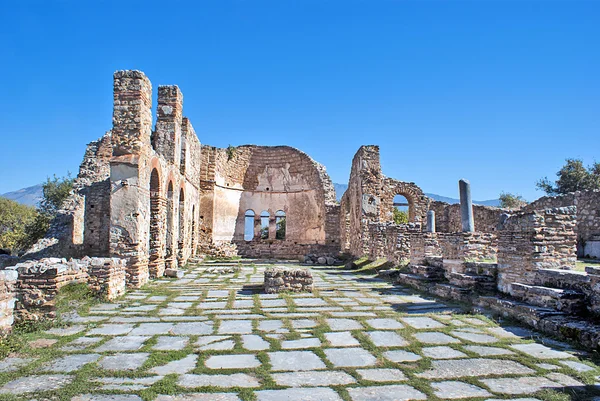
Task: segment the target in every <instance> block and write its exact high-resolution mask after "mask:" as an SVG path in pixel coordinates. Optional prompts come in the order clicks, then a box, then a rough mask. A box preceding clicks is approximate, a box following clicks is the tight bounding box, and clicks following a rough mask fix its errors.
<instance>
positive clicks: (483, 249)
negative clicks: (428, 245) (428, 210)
mask: <svg viewBox="0 0 600 401" xmlns="http://www.w3.org/2000/svg"><path fill="white" fill-rule="evenodd" d="M437 240H438V242H439V245H440V247H441V249H442V252H441V253H442V256H443V257H444V259H455V260H462V261H479V260H495V259H496V256H497V253H498V236H497V235H496V234H495V233H482V232H472V233H469V232H456V233H437Z"/></svg>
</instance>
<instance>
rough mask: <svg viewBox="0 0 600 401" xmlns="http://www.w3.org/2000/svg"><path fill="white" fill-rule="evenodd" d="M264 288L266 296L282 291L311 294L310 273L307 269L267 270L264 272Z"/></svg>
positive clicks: (311, 279)
mask: <svg viewBox="0 0 600 401" xmlns="http://www.w3.org/2000/svg"><path fill="white" fill-rule="evenodd" d="M264 286H265V293H266V294H276V293H279V292H283V291H292V292H312V291H313V278H312V273H311V272H310V270H307V269H284V268H278V267H274V268H269V269H266V270H265V284H264Z"/></svg>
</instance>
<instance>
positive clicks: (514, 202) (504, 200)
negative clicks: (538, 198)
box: [500, 192, 527, 209]
mask: <svg viewBox="0 0 600 401" xmlns="http://www.w3.org/2000/svg"><path fill="white" fill-rule="evenodd" d="M526 204H527V201H526V200H525V199H523V197H522V196H521V195H519V194H511V193H510V192H502V193H501V194H500V207H504V208H507V209H519V208H521V207H523V206H525V205H526Z"/></svg>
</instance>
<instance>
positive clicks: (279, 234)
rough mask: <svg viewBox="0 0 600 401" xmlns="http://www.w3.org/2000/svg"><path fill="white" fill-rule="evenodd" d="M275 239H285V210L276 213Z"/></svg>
mask: <svg viewBox="0 0 600 401" xmlns="http://www.w3.org/2000/svg"><path fill="white" fill-rule="evenodd" d="M275 239H285V212H284V211H283V210H278V211H277V212H276V213H275Z"/></svg>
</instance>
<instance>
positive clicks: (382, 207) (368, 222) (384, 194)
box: [339, 145, 430, 259]
mask: <svg viewBox="0 0 600 401" xmlns="http://www.w3.org/2000/svg"><path fill="white" fill-rule="evenodd" d="M396 195H402V196H404V197H405V198H406V199H407V201H408V203H409V223H412V224H419V227H420V228H422V224H424V223H425V221H426V215H427V210H428V207H429V202H430V199H429V198H427V197H426V196H425V195H424V194H423V191H422V190H421V189H420V188H419V187H418V186H416V185H415V184H414V183H410V182H403V181H398V180H394V179H391V178H388V177H385V176H384V175H383V173H382V172H381V164H380V160H379V147H378V146H373V145H370V146H361V147H360V149H359V150H358V152H356V154H355V155H354V158H353V160H352V167H351V171H350V179H349V181H348V189H347V191H346V192H345V193H344V195H343V196H342V200H341V204H340V218H339V227H340V230H339V232H340V243H341V246H342V250H343V251H344V252H347V253H349V254H351V255H352V256H355V257H360V256H363V255H377V254H381V253H382V251H381V250H380V248H381V247H382V246H384V247H388V246H389V247H396V249H397V250H396V251H395V252H394V253H395V254H396V256H394V257H393V259H398V258H404V255H403V253H407V252H408V253H409V252H410V250H409V249H405V244H404V241H405V240H401V241H400V243H397V244H396V245H388V244H392V243H393V242H394V241H396V242H397V241H398V240H399V238H400V236H399V235H396V233H394V232H393V231H394V230H400V231H402V229H396V228H392V229H389V228H388V224H390V225H393V209H394V206H393V205H394V196H396ZM373 224H375V226H373ZM379 224H383V225H381V226H379ZM388 230H391V231H390V233H389V235H390V236H391V237H390V239H389V240H386V239H382V236H383V237H385V236H386V234H385V232H386V231H388ZM371 241H375V242H376V243H375V244H371ZM383 242H385V245H382V244H383ZM387 253H388V254H389V255H391V253H390V252H387Z"/></svg>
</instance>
